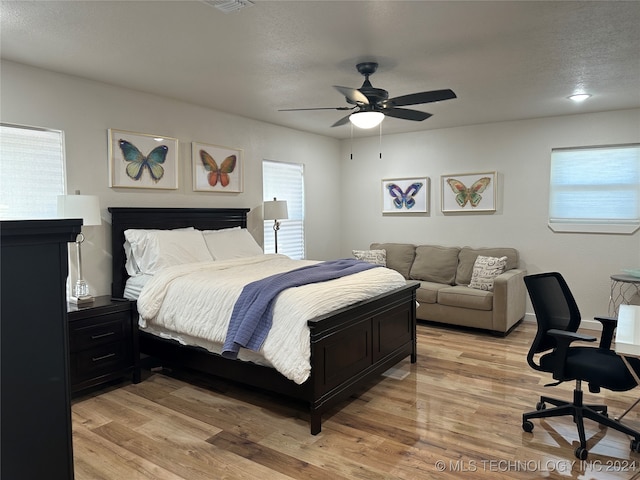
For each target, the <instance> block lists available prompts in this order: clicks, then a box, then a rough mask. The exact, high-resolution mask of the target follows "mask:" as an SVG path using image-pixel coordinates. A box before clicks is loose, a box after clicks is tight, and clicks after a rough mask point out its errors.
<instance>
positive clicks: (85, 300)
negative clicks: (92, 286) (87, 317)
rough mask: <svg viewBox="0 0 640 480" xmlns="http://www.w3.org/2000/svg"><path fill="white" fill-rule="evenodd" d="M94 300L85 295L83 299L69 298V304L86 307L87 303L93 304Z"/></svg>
mask: <svg viewBox="0 0 640 480" xmlns="http://www.w3.org/2000/svg"><path fill="white" fill-rule="evenodd" d="M94 300H95V299H94V298H93V297H92V296H91V295H85V296H83V297H69V303H73V304H75V305H86V304H87V303H93V301H94Z"/></svg>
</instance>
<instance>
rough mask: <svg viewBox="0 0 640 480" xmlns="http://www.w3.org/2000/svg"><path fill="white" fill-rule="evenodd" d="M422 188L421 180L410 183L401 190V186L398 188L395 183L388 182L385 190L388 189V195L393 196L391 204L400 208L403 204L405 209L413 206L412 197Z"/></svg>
mask: <svg viewBox="0 0 640 480" xmlns="http://www.w3.org/2000/svg"><path fill="white" fill-rule="evenodd" d="M421 188H422V182H416V183H412V184H411V185H409V186H408V187H407V189H406V190H405V191H404V192H403V191H402V188H400V187H399V186H398V185H396V184H395V183H390V184H389V185H387V190H389V195H391V198H393V204H394V205H395V207H396V208H402V205H405V206H406V207H407V209H410V208H413V206H414V205H415V204H416V201H415V200H414V198H413V197H415V196H416V194H417V193H418V192H419V191H420V189H421Z"/></svg>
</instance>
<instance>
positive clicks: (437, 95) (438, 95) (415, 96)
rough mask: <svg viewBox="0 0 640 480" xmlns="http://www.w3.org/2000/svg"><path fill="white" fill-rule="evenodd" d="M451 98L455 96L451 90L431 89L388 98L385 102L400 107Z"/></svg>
mask: <svg viewBox="0 0 640 480" xmlns="http://www.w3.org/2000/svg"><path fill="white" fill-rule="evenodd" d="M452 98H457V97H456V94H455V93H453V90H449V89H446V90H432V91H430V92H420V93H410V94H409V95H402V96H401V97H395V98H390V99H389V100H387V101H386V102H385V104H386V105H390V106H393V107H402V106H405V105H418V104H420V103H431V102H440V101H442V100H451V99H452Z"/></svg>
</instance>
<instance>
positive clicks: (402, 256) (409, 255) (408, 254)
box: [369, 243, 416, 279]
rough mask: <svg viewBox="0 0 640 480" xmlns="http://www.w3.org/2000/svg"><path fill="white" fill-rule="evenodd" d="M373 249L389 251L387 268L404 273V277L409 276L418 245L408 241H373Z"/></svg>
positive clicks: (371, 247)
mask: <svg viewBox="0 0 640 480" xmlns="http://www.w3.org/2000/svg"><path fill="white" fill-rule="evenodd" d="M369 248H370V249H371V250H386V251H387V268H392V269H393V270H395V271H397V272H399V273H400V274H402V276H403V277H404V278H407V279H408V278H409V272H410V271H411V264H413V257H414V255H415V250H416V247H415V245H411V244H408V243H372V244H371V246H370V247H369Z"/></svg>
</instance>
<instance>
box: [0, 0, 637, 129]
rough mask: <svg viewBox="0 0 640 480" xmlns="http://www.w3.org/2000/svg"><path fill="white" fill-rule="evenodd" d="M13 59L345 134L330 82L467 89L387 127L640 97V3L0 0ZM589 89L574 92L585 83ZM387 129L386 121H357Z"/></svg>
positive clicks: (569, 110) (633, 101) (608, 104)
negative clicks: (369, 64)
mask: <svg viewBox="0 0 640 480" xmlns="http://www.w3.org/2000/svg"><path fill="white" fill-rule="evenodd" d="M0 5H1V9H2V10H1V12H0V13H1V15H0V18H1V25H0V35H1V37H0V40H1V43H0V48H1V50H0V52H1V55H2V57H3V58H5V59H8V60H12V61H16V62H21V63H25V64H30V65H35V66H38V67H42V68H46V69H50V70H54V71H58V72H63V73H67V74H71V75H77V76H80V77H85V78H89V79H94V80H99V81H102V82H106V83H109V84H113V85H120V86H124V87H128V88H133V89H137V90H142V91H146V92H151V93H155V94H158V95H163V96H166V97H171V98H175V99H179V100H182V101H187V102H191V103H194V104H198V105H203V106H206V107H211V108H214V109H216V110H220V111H223V112H229V113H234V114H237V115H242V116H244V117H249V118H254V119H258V120H262V121H266V122H270V123H274V124H277V125H283V126H287V127H291V128H296V129H299V130H305V131H309V132H315V133H318V134H322V135H328V136H334V137H337V138H346V137H348V136H349V135H350V126H349V125H345V126H342V127H335V128H331V127H330V125H331V124H333V123H334V122H335V121H336V120H338V119H339V118H341V117H342V116H344V115H345V113H346V112H339V111H332V110H328V111H326V110H324V111H311V112H307V111H305V112H279V111H278V109H285V108H303V107H338V106H345V105H346V102H345V100H344V97H342V96H341V95H340V94H339V93H338V92H337V91H336V90H334V89H333V88H332V85H343V86H348V87H354V88H357V87H360V85H361V84H362V81H363V77H362V76H361V75H360V74H359V73H358V72H357V71H356V69H355V65H356V63H358V62H360V61H372V60H373V61H377V62H378V63H379V64H380V67H379V69H378V72H377V73H375V74H374V75H373V76H372V77H371V82H372V84H373V85H374V86H375V87H378V88H384V89H386V90H388V91H389V95H390V96H392V97H395V96H399V95H405V94H409V93H414V92H419V91H425V90H435V89H442V88H451V89H452V90H454V91H455V92H456V94H457V96H458V98H457V99H454V100H448V101H445V102H440V103H435V104H428V105H421V106H417V107H410V108H416V109H419V110H423V111H427V112H430V113H432V114H433V117H431V118H429V119H427V120H425V121H423V122H412V121H407V120H399V119H395V118H387V119H385V121H384V122H383V133H399V132H408V131H416V130H425V129H432V128H442V127H450V126H459V125H470V124H478V123H485V122H496V121H509V120H518V119H526V118H534V117H545V116H554V115H567V114H574V113H584V112H597V111H604V110H617V109H625V108H634V107H640V27H638V25H640V2H638V1H630V2H622V1H603V2H577V1H571V2H569V1H566V2H565V1H552V2H544V1H532V2H526V1H517V2H516V1H514V2H510V1H497V2H484V1H471V2H463V1H443V2H434V1H409V2H404V1H261V0H257V1H256V3H255V5H253V6H251V7H249V8H246V9H243V10H241V11H238V12H234V13H230V14H224V13H222V12H220V11H218V10H217V9H215V8H213V7H211V6H210V5H206V4H204V3H202V2H199V1H107V2H102V1H66V2H56V1H35V2H34V1H2V2H1V4H0ZM582 90H584V91H587V92H589V93H591V94H592V95H593V97H592V98H590V99H589V100H587V101H586V102H583V103H581V104H574V103H573V102H570V101H569V100H567V99H566V97H567V96H568V95H570V94H571V93H574V92H575V91H582ZM354 134H355V135H371V134H376V135H377V134H378V130H377V129H375V131H374V132H371V131H366V132H365V131H359V132H354Z"/></svg>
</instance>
